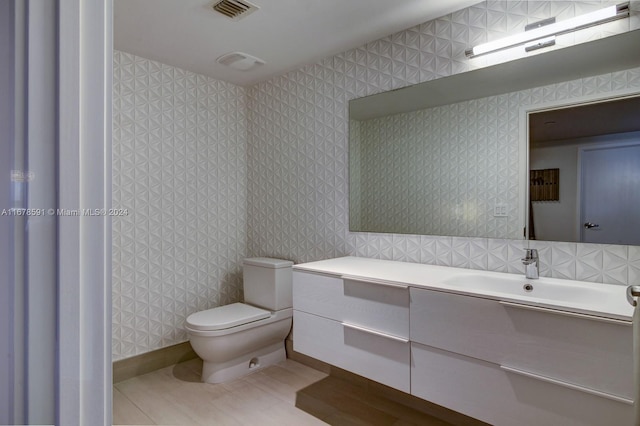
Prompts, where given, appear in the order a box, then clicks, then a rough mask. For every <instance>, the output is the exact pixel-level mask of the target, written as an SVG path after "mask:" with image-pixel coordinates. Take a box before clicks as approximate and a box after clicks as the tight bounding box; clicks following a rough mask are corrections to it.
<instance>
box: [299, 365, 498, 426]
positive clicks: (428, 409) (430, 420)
mask: <svg viewBox="0 0 640 426" xmlns="http://www.w3.org/2000/svg"><path fill="white" fill-rule="evenodd" d="M385 392H388V393H390V394H393V393H397V394H398V396H399V398H405V399H407V400H412V404H411V405H413V406H420V409H419V410H418V409H416V408H412V407H411V406H409V405H405V404H402V403H400V402H396V401H395V400H392V399H389V398H387V397H386V396H384V395H381V394H380V393H379V392H377V391H375V390H371V389H368V388H367V386H366V385H365V386H362V385H358V384H355V383H352V382H350V381H348V380H344V379H341V378H337V377H334V376H329V377H327V378H325V379H322V380H320V381H318V382H316V383H314V384H312V385H310V386H307V387H306V388H304V389H301V390H300V391H298V392H297V394H296V407H297V408H299V409H301V410H303V411H305V412H307V413H309V414H311V415H312V416H314V417H316V418H318V419H320V420H322V421H324V422H326V423H328V424H330V425H333V426H355V425H372V426H387V425H394V426H400V425H407V426H408V425H420V426H447V425H460V426H462V425H464V426H471V425H473V426H476V425H486V423H483V422H480V421H478V420H476V419H472V418H470V417H467V416H464V415H462V414H460V413H456V412H454V411H451V410H448V409H446V408H444V407H440V406H437V405H434V404H431V403H428V402H426V401H422V400H418V399H417V398H415V397H412V396H410V395H406V394H403V393H401V392H399V391H395V390H391V389H389V390H385ZM393 399H397V398H393ZM436 416H437V417H436ZM443 418H445V419H447V420H448V421H445V420H442V419H443Z"/></svg>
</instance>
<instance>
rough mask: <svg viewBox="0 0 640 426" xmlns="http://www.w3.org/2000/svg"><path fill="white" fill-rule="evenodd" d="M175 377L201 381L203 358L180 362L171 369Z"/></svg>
mask: <svg viewBox="0 0 640 426" xmlns="http://www.w3.org/2000/svg"><path fill="white" fill-rule="evenodd" d="M171 372H172V373H173V377H175V378H176V379H178V380H182V381H183V382H191V383H200V382H201V380H200V376H201V375H202V360H201V359H200V358H196V359H191V360H189V361H185V362H180V363H178V364H176V365H175V366H174V367H173V370H171Z"/></svg>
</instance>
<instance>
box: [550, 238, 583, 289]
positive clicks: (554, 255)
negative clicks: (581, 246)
mask: <svg viewBox="0 0 640 426" xmlns="http://www.w3.org/2000/svg"><path fill="white" fill-rule="evenodd" d="M576 253H577V244H575V243H555V242H554V243H552V244H551V276H552V277H553V278H564V279H568V280H575V279H576Z"/></svg>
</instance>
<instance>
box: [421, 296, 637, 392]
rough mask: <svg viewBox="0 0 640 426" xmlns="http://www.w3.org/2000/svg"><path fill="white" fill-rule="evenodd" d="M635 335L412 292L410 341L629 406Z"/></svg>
mask: <svg viewBox="0 0 640 426" xmlns="http://www.w3.org/2000/svg"><path fill="white" fill-rule="evenodd" d="M632 330H633V328H632V327H631V324H630V323H628V322H624V321H617V320H611V319H607V318H598V317H594V316H588V315H580V314H570V313H567V312H562V311H555V310H552V309H545V308H537V307H532V306H528V305H520V304H516V303H504V302H500V301H496V300H490V299H483V298H479V297H470V296H463V295H459V294H451V293H445V292H440V291H433V290H424V289H418V288H412V289H411V332H410V340H411V341H413V342H417V343H422V344H424V345H427V346H432V347H435V348H440V349H444V350H447V351H450V352H455V353H458V354H463V355H467V356H470V357H473V358H477V359H480V360H484V361H488V362H491V363H494V364H497V365H500V366H503V367H507V368H513V369H516V370H518V371H524V372H529V373H532V374H536V375H539V376H543V377H550V378H554V379H557V380H560V381H564V382H567V383H571V384H574V385H576V386H582V387H583V388H585V389H588V390H594V391H597V392H602V393H603V394H608V395H611V396H612V397H614V398H615V397H620V398H621V399H627V400H631V399H632V398H633V380H632V377H631V374H630V372H631V371H633V359H632V354H633V348H632V341H633V336H632Z"/></svg>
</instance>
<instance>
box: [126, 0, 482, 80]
mask: <svg viewBox="0 0 640 426" xmlns="http://www.w3.org/2000/svg"><path fill="white" fill-rule="evenodd" d="M250 1H251V3H253V4H255V5H256V6H258V7H259V10H257V11H255V12H253V13H251V14H249V15H248V16H246V17H245V18H243V19H241V20H239V21H233V20H231V19H230V18H228V17H226V16H223V15H221V14H219V13H218V12H216V11H214V10H213V9H212V7H211V6H212V5H213V4H214V3H216V1H212V0H115V1H114V47H115V49H117V50H120V51H123V52H128V53H132V54H134V55H138V56H142V57H144V58H147V59H151V60H155V61H159V62H162V63H165V64H168V65H173V66H176V67H179V68H183V69H186V70H189V71H193V72H195V73H198V74H203V75H207V76H210V77H213V78H215V79H218V80H223V81H227V82H230V83H234V84H237V85H241V86H247V85H251V84H255V83H257V82H260V81H263V80H267V79H269V78H271V77H273V76H276V75H280V74H283V73H285V72H287V71H289V70H293V69H296V68H299V67H301V66H303V65H305V64H310V63H315V62H317V61H319V60H320V59H322V58H325V57H328V56H331V55H335V54H337V53H340V52H344V51H346V50H349V49H352V48H355V47H358V46H361V45H363V44H365V43H367V42H370V41H373V40H377V39H379V38H382V37H385V36H387V35H390V34H393V33H395V32H398V31H401V30H404V29H407V28H410V27H413V26H415V25H418V24H420V23H423V22H426V21H429V20H432V19H435V18H438V17H441V16H443V15H446V14H448V13H451V12H454V11H456V10H460V9H463V8H465V7H468V6H470V5H472V4H475V3H478V0H447V1H442V0H393V1H389V0H348V1H345V0H250ZM234 51H240V52H244V53H247V54H249V55H252V56H255V57H258V58H260V59H262V60H264V61H265V62H266V64H265V65H262V66H259V67H257V68H255V69H253V70H250V71H237V70H234V69H232V68H229V67H227V66H224V65H220V64H218V63H216V59H217V58H218V57H220V56H222V55H223V54H226V53H230V52H234Z"/></svg>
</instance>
